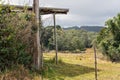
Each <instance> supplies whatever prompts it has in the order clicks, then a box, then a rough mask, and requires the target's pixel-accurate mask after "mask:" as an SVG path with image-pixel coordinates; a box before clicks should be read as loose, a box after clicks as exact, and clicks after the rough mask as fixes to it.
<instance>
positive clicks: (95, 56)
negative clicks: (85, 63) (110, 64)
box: [94, 45, 98, 80]
mask: <svg viewBox="0 0 120 80" xmlns="http://www.w3.org/2000/svg"><path fill="white" fill-rule="evenodd" d="M94 58H95V80H98V79H97V54H96V46H95V45H94Z"/></svg>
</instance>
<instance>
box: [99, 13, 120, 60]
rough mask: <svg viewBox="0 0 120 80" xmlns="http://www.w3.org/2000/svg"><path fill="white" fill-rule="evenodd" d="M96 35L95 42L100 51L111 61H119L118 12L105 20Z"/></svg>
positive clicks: (119, 21) (119, 24)
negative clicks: (104, 24)
mask: <svg viewBox="0 0 120 80" xmlns="http://www.w3.org/2000/svg"><path fill="white" fill-rule="evenodd" d="M106 26H107V28H104V29H103V30H101V32H100V33H99V36H98V37H97V43H98V45H99V47H100V49H101V51H102V53H103V54H104V55H105V56H107V57H108V58H109V59H110V60H111V61H113V62H114V61H120V14H118V15H117V16H116V17H113V18H112V19H109V20H108V21H107V22H106Z"/></svg>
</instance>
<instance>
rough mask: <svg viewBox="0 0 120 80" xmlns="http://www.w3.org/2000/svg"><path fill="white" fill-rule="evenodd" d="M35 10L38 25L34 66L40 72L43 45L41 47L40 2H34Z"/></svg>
mask: <svg viewBox="0 0 120 80" xmlns="http://www.w3.org/2000/svg"><path fill="white" fill-rule="evenodd" d="M33 10H34V13H35V24H36V29H37V31H36V33H35V41H34V53H33V54H34V66H35V68H36V69H37V70H40V69H41V67H42V65H41V60H42V59H41V55H42V54H41V45H40V32H39V30H40V25H39V23H40V21H39V0H34V1H33Z"/></svg>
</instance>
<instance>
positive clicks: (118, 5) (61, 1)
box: [4, 0, 120, 27]
mask: <svg viewBox="0 0 120 80" xmlns="http://www.w3.org/2000/svg"><path fill="white" fill-rule="evenodd" d="M4 1H8V0H4ZM9 1H10V3H11V4H21V5H23V4H28V5H32V0H9ZM40 6H42V7H45V6H47V7H57V8H69V9H70V11H69V13H68V14H67V15H58V16H57V24H59V25H62V26H64V27H67V26H75V25H76V26H83V25H90V26H92V25H98V26H103V25H104V23H105V21H106V20H107V19H109V18H111V17H113V16H115V15H117V14H118V13H119V12H120V0H40ZM47 17H48V18H49V17H50V16H44V19H45V18H46V19H47ZM46 21H47V20H46ZM49 22H50V21H49ZM46 24H47V23H46ZM50 24H51V23H50Z"/></svg>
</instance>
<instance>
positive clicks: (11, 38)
mask: <svg viewBox="0 0 120 80" xmlns="http://www.w3.org/2000/svg"><path fill="white" fill-rule="evenodd" d="M21 15H25V16H26V15H28V14H27V13H26V14H18V13H15V12H11V7H9V6H6V7H5V6H0V71H3V70H5V69H6V68H11V67H12V66H13V65H17V64H23V65H24V66H26V67H28V66H30V64H31V62H32V58H31V54H28V53H29V51H27V49H29V39H28V38H30V37H31V33H30V32H31V28H30V25H31V24H30V21H29V20H28V18H27V19H26V17H24V18H23V17H22V16H21Z"/></svg>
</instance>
